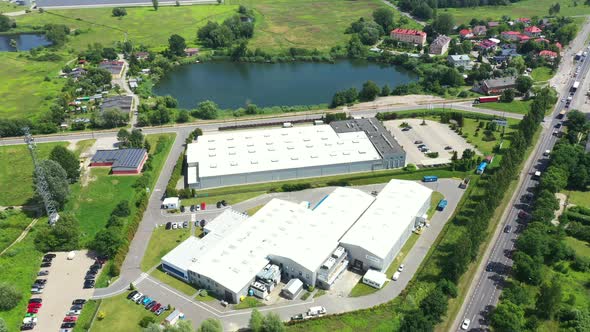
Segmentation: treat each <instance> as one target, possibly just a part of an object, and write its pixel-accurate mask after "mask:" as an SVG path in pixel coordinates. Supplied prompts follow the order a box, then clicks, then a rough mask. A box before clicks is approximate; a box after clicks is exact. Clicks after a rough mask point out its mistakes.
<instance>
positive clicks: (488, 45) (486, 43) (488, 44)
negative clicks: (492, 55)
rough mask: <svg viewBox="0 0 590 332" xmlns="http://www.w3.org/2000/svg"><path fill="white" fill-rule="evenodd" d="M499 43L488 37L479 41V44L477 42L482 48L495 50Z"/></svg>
mask: <svg viewBox="0 0 590 332" xmlns="http://www.w3.org/2000/svg"><path fill="white" fill-rule="evenodd" d="M497 45H498V44H497V43H495V42H493V41H492V40H489V39H486V40H482V41H481V42H479V44H477V47H478V48H479V49H481V50H486V51H495V50H496V46H497Z"/></svg>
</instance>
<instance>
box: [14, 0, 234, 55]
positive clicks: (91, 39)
mask: <svg viewBox="0 0 590 332" xmlns="http://www.w3.org/2000/svg"><path fill="white" fill-rule="evenodd" d="M112 10H113V9H112V8H84V9H63V10H48V11H46V12H45V13H31V14H27V15H23V16H19V17H17V18H16V20H17V24H18V26H19V28H20V29H25V28H27V27H33V26H38V25H43V24H47V23H58V24H66V25H67V26H69V27H70V28H72V29H76V30H79V31H80V32H81V33H80V34H79V35H77V36H71V37H70V40H69V41H68V43H67V44H66V46H67V47H73V48H74V49H76V50H82V49H86V48H87V47H88V45H89V44H92V43H102V44H103V45H104V46H112V45H113V44H114V43H115V42H118V41H123V40H124V39H125V32H126V33H127V38H128V40H131V41H132V42H134V43H135V44H136V45H138V44H143V45H146V46H148V47H152V48H160V49H163V48H164V47H165V46H167V45H168V38H169V37H170V36H171V35H172V34H179V35H181V36H182V37H184V38H185V39H186V41H187V43H188V44H189V45H190V44H194V42H195V39H196V37H197V29H198V28H199V27H201V26H202V25H205V24H206V23H207V21H209V20H211V21H223V20H224V19H226V18H228V17H230V16H232V15H235V14H237V10H238V6H228V5H222V6H218V5H198V6H180V7H175V6H163V7H160V8H159V9H158V11H154V9H153V8H152V7H133V8H126V10H127V15H126V16H124V17H121V18H117V17H114V16H113V14H112Z"/></svg>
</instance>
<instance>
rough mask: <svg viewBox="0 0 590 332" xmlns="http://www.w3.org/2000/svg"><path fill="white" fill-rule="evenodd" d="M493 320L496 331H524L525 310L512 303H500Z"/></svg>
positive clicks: (494, 312)
mask: <svg viewBox="0 0 590 332" xmlns="http://www.w3.org/2000/svg"><path fill="white" fill-rule="evenodd" d="M491 318H492V326H493V327H494V331H498V332H517V331H522V330H523V328H524V325H525V323H526V320H525V318H524V310H523V309H522V308H521V307H520V306H518V305H516V304H514V303H512V302H510V301H502V302H500V303H499V304H498V306H497V307H496V309H494V311H493V313H492V317H491Z"/></svg>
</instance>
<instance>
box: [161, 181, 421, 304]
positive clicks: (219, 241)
mask: <svg viewBox="0 0 590 332" xmlns="http://www.w3.org/2000/svg"><path fill="white" fill-rule="evenodd" d="M431 193H432V191H431V190H430V189H428V188H426V187H424V186H422V185H421V184H419V183H415V182H411V181H402V180H391V181H390V182H389V184H387V186H385V188H384V189H383V190H382V191H381V193H379V195H377V197H373V196H372V195H369V194H367V193H365V192H362V191H360V190H357V189H350V188H337V189H336V190H334V192H332V193H331V194H330V195H328V196H327V197H326V198H325V199H323V200H322V201H320V203H318V205H317V206H315V207H314V208H313V209H309V208H307V207H305V206H303V205H301V204H297V203H294V202H289V201H285V200H280V199H273V200H271V201H270V202H269V203H268V204H266V205H265V206H264V207H262V208H261V209H260V210H259V211H258V212H257V213H256V214H254V215H253V216H251V217H249V218H247V217H246V216H244V215H243V214H241V213H237V212H234V211H232V210H226V211H225V212H224V213H222V214H221V215H220V216H218V217H217V218H216V219H215V220H214V221H212V223H213V225H212V226H213V227H211V229H210V230H209V233H208V234H207V235H206V236H204V237H203V238H202V239H197V238H194V237H191V238H189V239H187V240H186V241H184V242H183V243H181V244H180V245H179V246H177V247H176V248H175V249H174V250H172V251H171V252H169V253H168V254H167V255H166V256H164V257H163V258H162V268H163V269H164V270H166V271H167V272H169V273H172V274H174V275H176V276H178V277H179V278H182V279H184V280H186V281H187V282H189V283H192V284H196V285H197V286H198V287H201V288H205V289H208V290H210V291H212V292H214V293H216V294H217V295H219V296H221V297H223V298H225V299H226V300H228V301H231V302H233V303H237V302H239V299H240V297H241V296H244V295H247V294H248V291H249V289H250V288H251V285H253V283H254V282H255V281H258V280H259V277H260V274H261V271H265V270H268V269H269V267H270V266H277V267H278V268H279V269H280V275H281V278H282V279H283V280H287V281H288V280H290V279H294V278H297V279H300V280H301V281H302V282H303V283H305V284H307V285H317V286H319V287H323V288H330V286H331V284H332V283H333V282H334V281H335V280H336V278H337V277H338V275H339V274H340V273H341V272H342V271H344V270H345V269H346V268H347V266H348V265H349V262H351V264H353V265H354V266H355V267H357V268H359V269H361V270H367V269H369V268H372V269H376V270H379V271H385V270H386V269H387V267H388V266H389V264H390V263H391V262H392V260H393V259H394V257H395V256H396V255H397V253H398V252H399V250H400V249H401V247H402V246H403V244H404V243H405V241H406V240H407V238H408V237H409V235H410V234H411V231H412V229H413V227H414V226H415V225H416V224H417V223H418V222H420V221H422V220H423V218H424V214H425V213H426V211H427V209H428V207H429V206H430V196H431ZM257 284H258V282H257ZM258 286H259V284H258ZM258 286H257V287H258ZM270 287H272V285H271V286H270Z"/></svg>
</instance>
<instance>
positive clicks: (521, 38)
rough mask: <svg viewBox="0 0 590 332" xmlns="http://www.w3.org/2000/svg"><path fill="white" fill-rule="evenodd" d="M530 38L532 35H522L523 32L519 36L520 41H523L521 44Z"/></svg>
mask: <svg viewBox="0 0 590 332" xmlns="http://www.w3.org/2000/svg"><path fill="white" fill-rule="evenodd" d="M529 40H531V37H529V36H527V35H522V34H521V35H520V36H518V41H520V43H521V44H522V43H526V42H528V41H529Z"/></svg>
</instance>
